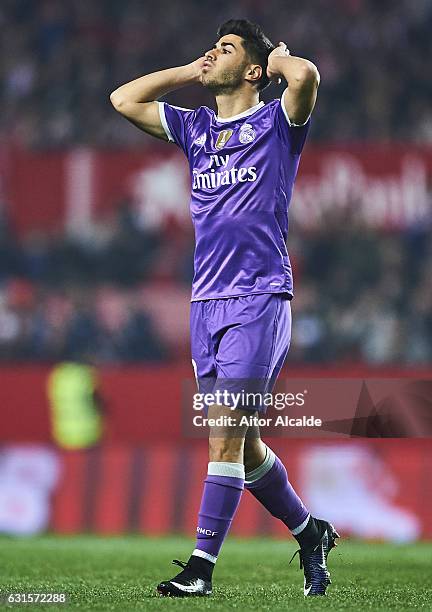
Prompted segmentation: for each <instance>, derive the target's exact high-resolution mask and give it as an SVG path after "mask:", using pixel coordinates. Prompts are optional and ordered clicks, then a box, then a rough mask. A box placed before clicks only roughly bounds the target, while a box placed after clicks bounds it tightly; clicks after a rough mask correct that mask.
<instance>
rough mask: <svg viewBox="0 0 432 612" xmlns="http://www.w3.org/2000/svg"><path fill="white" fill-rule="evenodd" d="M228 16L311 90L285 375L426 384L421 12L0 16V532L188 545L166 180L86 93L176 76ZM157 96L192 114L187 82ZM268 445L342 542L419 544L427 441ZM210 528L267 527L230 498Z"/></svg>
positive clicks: (175, 219)
mask: <svg viewBox="0 0 432 612" xmlns="http://www.w3.org/2000/svg"><path fill="white" fill-rule="evenodd" d="M231 16H247V17H248V18H250V19H253V20H256V21H257V22H259V23H261V24H262V25H263V27H264V29H265V30H266V31H268V33H269V35H270V36H271V38H272V39H273V40H274V41H275V42H277V41H279V40H284V41H286V42H287V44H288V47H289V48H290V49H291V51H292V53H294V54H298V55H304V56H306V57H308V58H310V59H312V60H313V61H314V62H316V64H317V65H318V67H319V69H320V72H321V77H322V84H321V87H320V94H319V100H318V105H317V109H316V111H315V113H314V121H313V127H312V131H311V134H310V139H309V141H308V144H307V146H306V149H305V152H304V155H303V160H302V163H301V169H300V173H299V177H298V181H297V185H296V189H295V195H294V198H293V201H292V205H291V230H290V236H289V250H290V254H291V258H292V261H293V266H294V271H295V282H296V298H295V300H294V302H293V315H294V335H293V341H292V346H291V350H290V354H289V358H288V363H287V366H286V368H285V371H284V374H285V375H286V376H297V377H307V376H311V377H319V376H332V377H335V378H341V377H347V378H350V377H355V376H362V377H381V376H382V377H392V376H398V377H401V376H412V377H423V378H430V377H431V373H432V275H431V272H430V270H431V266H432V247H431V245H432V241H431V212H432V205H431V176H432V146H431V143H432V110H431V109H432V107H431V104H430V101H431V93H432V92H431V87H432V86H431V82H430V79H429V80H428V79H426V77H425V71H426V66H428V65H429V64H430V59H431V44H432V43H431V38H430V29H431V28H430V26H431V25H432V3H431V2H430V1H429V0H416V2H411V1H408V0H405V1H399V2H397V3H394V2H390V1H384V0H382V1H380V2H379V3H378V2H372V1H366V0H334V1H332V2H330V1H326V0H315V1H310V2H308V3H304V2H296V1H293V2H290V3H286V2H282V1H281V0H271V1H268V2H265V3H262V2H256V1H254V0H243V1H242V2H237V3H236V8H235V10H234V11H233V10H232V7H231V9H228V8H227V4H226V3H224V2H219V3H216V4H215V3H214V2H208V1H207V0H202V1H200V2H199V3H197V2H194V1H192V0H186V1H184V2H182V3H181V11H178V10H176V9H175V8H174V5H173V3H172V2H168V1H167V0H162V1H159V2H158V3H156V4H154V3H147V2H141V1H133V0H124V1H123V2H121V3H119V2H116V1H114V0H112V1H110V0H92V1H91V2H88V1H87V0H85V1H84V0H68V1H66V0H52V1H49V0H48V1H42V2H35V1H32V0H3V2H2V3H1V6H0V28H1V38H0V45H1V55H0V57H1V63H0V103H1V109H2V112H1V116H0V127H1V140H0V378H1V384H0V394H1V416H0V442H1V444H2V447H1V454H0V532H5V533H11V534H15V533H16V534H30V533H37V532H39V531H43V530H45V529H49V530H53V531H54V532H56V533H78V532H83V531H87V532H96V533H103V534H112V533H124V532H134V533H135V532H138V533H145V534H151V535H160V534H165V533H170V532H180V533H187V534H189V535H192V534H193V531H194V528H195V509H197V507H198V502H199V495H200V487H201V483H202V478H203V475H204V473H205V466H206V461H207V460H206V445H205V442H204V441H203V440H191V439H186V438H184V437H183V436H182V434H181V430H180V425H179V405H180V388H181V384H182V381H183V380H184V379H186V378H188V377H190V376H191V370H190V366H189V346H188V308H189V305H188V299H189V286H190V282H191V273H192V267H191V264H192V253H193V233H192V228H191V224H190V220H189V217H188V209H187V203H188V177H187V174H186V164H185V162H184V160H183V159H182V157H181V155H180V153H179V152H178V151H177V150H176V149H175V147H172V146H168V145H164V144H160V143H158V142H155V141H153V140H151V139H150V138H149V137H147V136H145V135H144V134H142V133H141V132H139V131H138V130H136V128H134V127H132V126H130V125H129V124H128V123H127V122H126V121H125V120H123V119H121V118H120V117H119V116H118V115H117V114H116V113H115V112H114V110H113V109H112V107H111V105H110V103H109V93H110V92H111V91H112V90H113V89H114V88H115V87H117V86H118V85H119V84H121V83H123V82H126V81H127V80H130V79H131V78H134V77H136V76H138V75H140V74H143V73H145V72H148V71H152V70H155V69H157V68H163V67H169V66H171V65H176V64H180V63H184V62H187V61H190V60H192V59H194V58H195V57H196V56H198V55H199V54H200V53H201V52H202V51H203V50H204V49H206V48H208V46H209V43H212V42H213V40H214V37H215V30H216V27H217V25H218V23H220V22H221V21H223V20H225V19H226V18H228V17H231ZM280 92H281V90H280V89H279V90H278V89H277V88H276V87H272V88H271V89H269V90H267V91H266V92H265V96H264V97H265V98H266V99H268V98H269V97H275V96H277V95H279V94H280ZM168 100H169V101H171V102H173V103H177V104H180V105H182V106H195V105H200V104H210V103H211V100H210V99H209V97H208V96H207V94H206V93H205V92H204V91H202V90H201V89H199V88H198V87H197V88H190V89H187V90H184V91H181V92H179V93H176V94H173V95H171V96H169V97H168ZM270 442H271V443H272V446H273V447H274V448H275V450H276V451H277V452H279V454H280V455H281V456H282V458H283V459H284V460H285V462H286V465H287V467H288V470H289V473H290V476H291V479H292V480H293V482H294V483H295V485H296V486H297V487H298V489H299V490H300V491H301V493H302V495H303V496H304V498H305V500H306V502H307V503H308V504H309V505H310V507H311V509H312V511H313V512H315V513H316V514H325V516H326V517H328V518H330V519H333V520H334V521H335V522H336V523H337V525H338V527H340V529H341V531H342V532H343V533H344V534H352V535H355V536H358V537H366V538H380V539H392V540H396V541H409V540H415V539H417V538H421V537H424V538H430V537H431V536H432V531H431V525H432V521H431V515H432V501H431V500H432V495H431V493H432V491H431V484H430V482H431V481H430V478H429V474H430V470H431V467H432V449H431V445H430V442H429V441H428V440H427V439H416V440H409V439H400V440H394V439H392V440H365V439H361V440H347V439H344V440H341V441H337V440H334V439H332V440H313V441H308V440H305V439H302V440H290V439H277V440H274V441H270ZM233 532H234V533H237V534H239V535H256V534H264V535H265V534H271V535H275V536H282V535H283V533H284V531H283V530H282V528H281V525H279V524H278V523H277V522H276V521H271V520H270V519H269V517H268V516H266V515H265V514H264V512H263V511H262V510H261V509H260V508H259V507H257V506H256V505H255V504H254V503H253V501H252V500H251V499H249V498H248V497H247V495H245V496H244V499H243V500H242V504H241V508H240V510H239V513H238V516H237V517H236V519H235V522H234V526H233Z"/></svg>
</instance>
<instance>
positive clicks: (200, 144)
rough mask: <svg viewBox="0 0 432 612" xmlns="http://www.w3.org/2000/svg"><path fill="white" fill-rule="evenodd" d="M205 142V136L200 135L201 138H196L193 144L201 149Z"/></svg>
mask: <svg viewBox="0 0 432 612" xmlns="http://www.w3.org/2000/svg"><path fill="white" fill-rule="evenodd" d="M205 141H206V134H201V136H198V138H197V139H196V140H194V144H196V145H198V146H199V147H202V146H203V145H204V144H205Z"/></svg>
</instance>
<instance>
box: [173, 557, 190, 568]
mask: <svg viewBox="0 0 432 612" xmlns="http://www.w3.org/2000/svg"><path fill="white" fill-rule="evenodd" d="M172 563H173V564H174V565H179V566H180V567H181V568H182V569H188V568H190V565H189V563H185V562H184V561H179V560H178V559H173V560H172Z"/></svg>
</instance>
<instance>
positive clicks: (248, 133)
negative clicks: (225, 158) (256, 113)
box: [239, 123, 256, 144]
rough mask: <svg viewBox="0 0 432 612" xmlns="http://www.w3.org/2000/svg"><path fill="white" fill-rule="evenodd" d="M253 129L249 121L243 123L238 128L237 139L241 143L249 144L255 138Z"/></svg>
mask: <svg viewBox="0 0 432 612" xmlns="http://www.w3.org/2000/svg"><path fill="white" fill-rule="evenodd" d="M255 136H256V134H255V130H254V129H253V127H252V125H251V124H250V123H243V125H242V126H241V128H240V134H239V140H240V142H241V143H242V144H249V143H250V142H252V141H253V140H255Z"/></svg>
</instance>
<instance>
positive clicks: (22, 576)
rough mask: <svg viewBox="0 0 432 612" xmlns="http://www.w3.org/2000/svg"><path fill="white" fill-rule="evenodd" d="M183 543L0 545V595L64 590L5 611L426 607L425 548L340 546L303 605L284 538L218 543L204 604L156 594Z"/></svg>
mask: <svg viewBox="0 0 432 612" xmlns="http://www.w3.org/2000/svg"><path fill="white" fill-rule="evenodd" d="M191 546H192V541H191V540H186V539H184V538H177V537H170V538H161V539H153V538H143V537H139V536H135V537H134V536H131V537H112V538H99V537H94V536H78V537H55V536H42V537H36V538H30V539H18V540H17V539H12V538H6V537H2V538H0V568H1V569H0V588H1V594H0V597H4V594H5V592H10V591H12V592H14V593H17V592H20V593H22V592H32V593H43V592H51V593H60V592H66V593H68V596H69V603H68V604H63V605H55V604H50V605H48V606H47V605H42V604H41V605H37V606H36V605H32V604H26V605H20V604H7V603H4V599H3V601H2V603H1V604H0V607H1V609H11V610H41V609H43V608H48V609H49V610H51V611H54V610H60V611H61V610H63V611H64V610H66V609H71V608H76V609H78V610H103V611H109V610H118V611H121V612H128V611H129V610H179V609H182V610H232V609H236V610H240V611H243V610H254V611H261V610H268V611H272V612H273V611H275V610H284V611H286V610H295V611H297V610H314V609H322V610H377V609H378V610H416V609H424V610H431V609H432V586H431V584H432V580H431V578H432V565H431V560H432V543H421V544H410V545H391V544H368V543H361V542H351V541H344V540H342V541H341V542H340V544H339V545H338V547H337V548H336V549H334V550H333V551H332V552H331V554H330V558H329V567H330V570H331V573H332V578H333V585H331V586H330V588H329V590H328V596H327V597H325V598H312V599H306V600H305V599H304V597H303V591H302V587H303V575H302V572H301V571H300V570H299V568H298V560H297V557H296V559H295V560H294V561H293V562H292V564H291V565H289V564H288V561H289V559H290V556H291V555H292V553H293V552H294V551H295V549H296V546H295V542H294V541H292V540H287V541H285V542H284V541H279V540H278V541H275V540H269V539H253V540H236V539H233V538H229V539H228V541H227V542H226V543H225V545H224V549H223V552H222V554H221V556H220V559H219V561H218V565H217V567H216V569H215V575H214V593H213V596H212V597H209V598H202V599H201V598H197V599H190V598H187V599H168V598H161V597H158V596H157V594H156V591H155V585H156V584H157V583H158V582H159V581H160V580H161V579H166V578H171V577H172V576H174V574H175V573H176V572H177V570H179V571H180V568H177V567H176V566H174V565H171V560H172V559H173V558H176V559H182V560H187V558H188V556H189V553H190V551H191Z"/></svg>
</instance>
